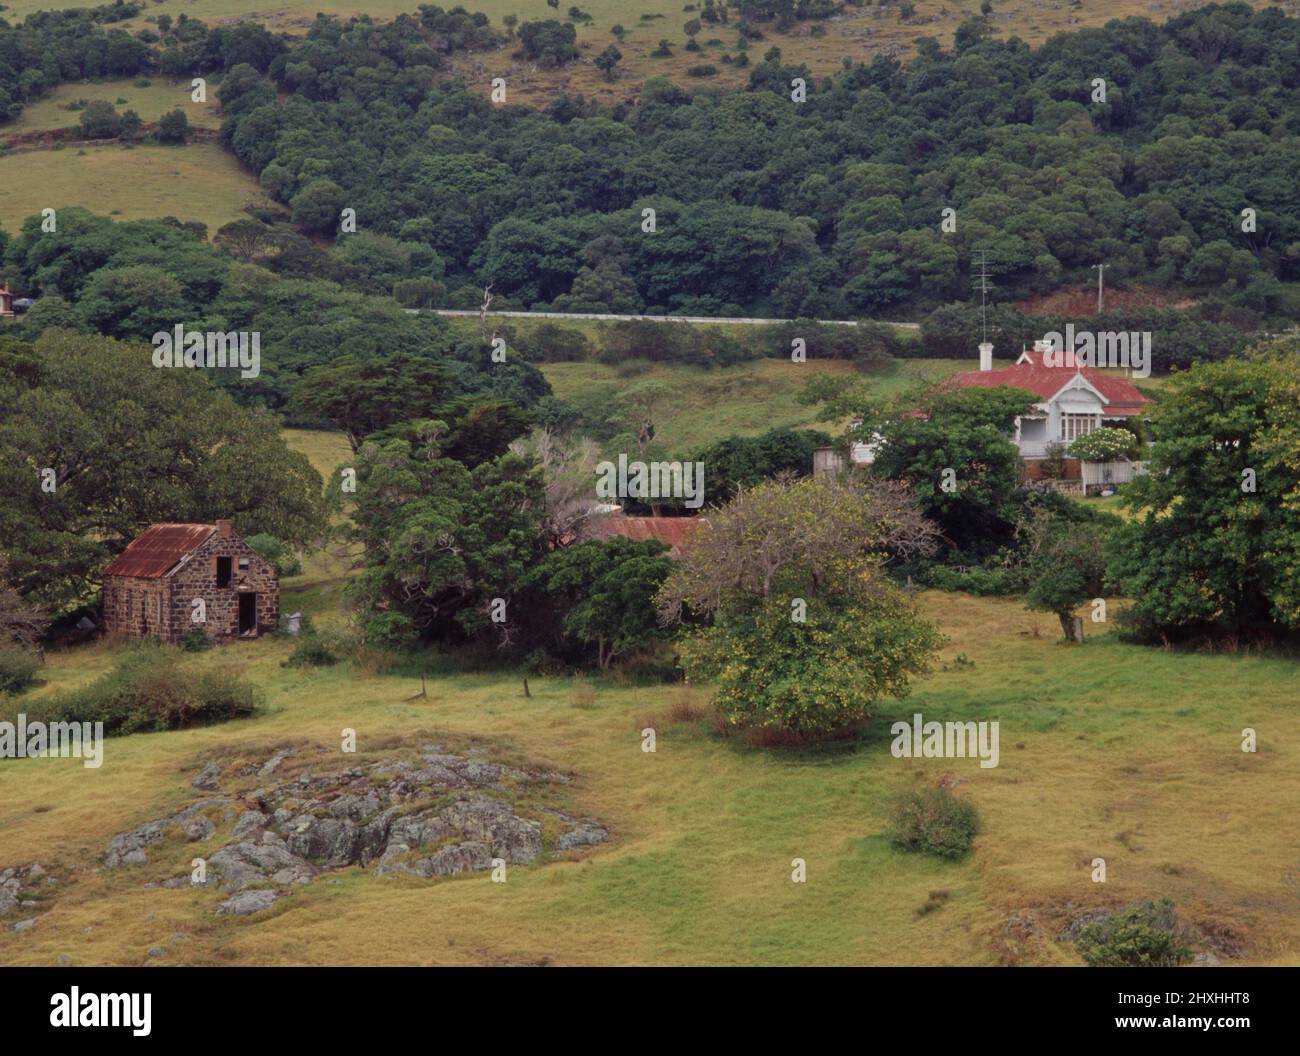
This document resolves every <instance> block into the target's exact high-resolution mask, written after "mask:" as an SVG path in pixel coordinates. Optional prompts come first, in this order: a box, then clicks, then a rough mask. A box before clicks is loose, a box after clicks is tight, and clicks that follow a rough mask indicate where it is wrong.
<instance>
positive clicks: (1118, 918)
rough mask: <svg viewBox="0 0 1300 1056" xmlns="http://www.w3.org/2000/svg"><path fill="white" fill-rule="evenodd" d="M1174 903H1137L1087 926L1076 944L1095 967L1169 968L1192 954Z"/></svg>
mask: <svg viewBox="0 0 1300 1056" xmlns="http://www.w3.org/2000/svg"><path fill="white" fill-rule="evenodd" d="M1185 934H1186V929H1184V928H1183V926H1182V925H1180V924H1179V922H1178V917H1177V915H1176V914H1175V913H1174V904H1173V902H1172V901H1171V900H1169V899H1167V898H1164V899H1161V900H1160V901H1158V902H1154V901H1152V902H1138V903H1135V904H1134V905H1131V906H1128V907H1126V908H1124V909H1122V910H1120V911H1119V912H1118V913H1115V914H1112V915H1111V916H1109V917H1107V918H1106V919H1105V920H1100V921H1097V922H1096V923H1095V924H1089V925H1087V926H1086V927H1085V928H1084V929H1083V930H1082V931H1081V932H1079V938H1078V940H1077V941H1076V943H1075V945H1076V946H1077V947H1078V950H1079V954H1080V955H1081V956H1082V957H1083V959H1084V960H1085V961H1086V962H1087V963H1088V964H1089V965H1091V966H1092V967H1094V968H1170V967H1173V966H1175V965H1178V964H1181V963H1182V962H1183V961H1185V960H1187V958H1188V957H1190V956H1191V954H1192V951H1191V947H1190V946H1189V945H1187V943H1186V942H1185V941H1184V939H1185Z"/></svg>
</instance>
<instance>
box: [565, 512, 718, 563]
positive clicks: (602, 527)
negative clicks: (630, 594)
mask: <svg viewBox="0 0 1300 1056" xmlns="http://www.w3.org/2000/svg"><path fill="white" fill-rule="evenodd" d="M703 523H704V518H703V517H629V516H627V515H626V514H622V513H611V514H609V515H608V516H606V517H594V518H592V519H591V520H590V521H588V522H587V524H586V525H585V526H584V527H585V529H586V531H585V532H584V534H585V535H586V537H587V538H590V539H609V538H610V537H611V536H615V535H621V536H623V537H624V538H626V539H632V540H634V541H636V542H641V541H643V540H646V539H657V540H658V541H659V542H661V543H664V544H665V545H667V546H668V547H669V552H668V556H669V557H681V556H682V551H683V550H685V549H686V548H688V547H689V546H690V542H691V537H692V536H693V535H694V534H695V532H696V530H697V529H698V528H699V527H700V525H701V524H703Z"/></svg>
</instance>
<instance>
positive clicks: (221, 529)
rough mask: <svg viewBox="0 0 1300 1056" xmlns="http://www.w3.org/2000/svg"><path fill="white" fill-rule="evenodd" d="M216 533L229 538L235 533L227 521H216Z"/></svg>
mask: <svg viewBox="0 0 1300 1056" xmlns="http://www.w3.org/2000/svg"><path fill="white" fill-rule="evenodd" d="M217 534H218V535H222V536H224V537H225V538H227V539H229V538H230V537H231V536H232V535H234V534H235V530H234V529H233V528H232V527H231V526H230V522H229V521H218V522H217Z"/></svg>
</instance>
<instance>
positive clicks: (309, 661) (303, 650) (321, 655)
mask: <svg viewBox="0 0 1300 1056" xmlns="http://www.w3.org/2000/svg"><path fill="white" fill-rule="evenodd" d="M338 662H339V658H338V654H337V653H335V652H334V650H332V649H331V648H330V647H329V646H328V645H327V644H326V643H325V642H323V641H321V639H320V636H319V635H315V634H312V635H308V636H307V637H305V638H303V640H302V641H300V642H299V643H298V644H297V646H296V647H295V648H294V650H293V652H292V653H290V654H289V659H288V660H286V661H285V663H286V664H288V665H289V666H290V667H329V666H331V665H332V664H337V663H338Z"/></svg>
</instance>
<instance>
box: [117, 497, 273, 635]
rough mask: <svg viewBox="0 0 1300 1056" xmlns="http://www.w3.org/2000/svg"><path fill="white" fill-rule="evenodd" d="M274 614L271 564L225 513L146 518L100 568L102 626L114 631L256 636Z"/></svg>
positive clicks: (118, 633)
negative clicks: (214, 517)
mask: <svg viewBox="0 0 1300 1056" xmlns="http://www.w3.org/2000/svg"><path fill="white" fill-rule="evenodd" d="M279 617H280V581H279V577H278V576H277V575H276V571H275V567H274V566H273V565H272V564H271V563H270V562H269V561H267V560H266V559H265V558H264V557H262V555H261V554H259V553H257V551H255V550H254V549H253V548H252V547H250V546H249V545H248V544H247V543H246V542H244V540H243V539H241V538H240V537H239V536H237V535H236V534H235V532H234V529H233V528H232V527H231V523H230V521H224V520H223V521H217V523H216V524H153V525H150V526H149V528H148V529H147V530H146V531H145V532H143V533H142V534H141V535H140V536H139V537H138V538H136V539H135V541H134V542H132V543H131V545H130V546H128V547H127V548H126V549H125V550H123V551H122V552H121V553H120V554H118V555H117V557H115V558H114V559H113V560H112V561H111V562H109V564H108V566H107V567H106V568H105V569H104V630H105V632H106V633H107V634H109V635H112V636H116V637H119V638H126V639H141V638H157V639H159V640H161V641H164V642H172V643H175V642H179V641H180V640H181V638H183V637H184V636H185V635H186V634H187V633H188V632H190V631H192V630H195V629H201V630H203V632H204V633H205V634H207V636H208V637H209V638H212V639H214V640H217V641H233V640H236V639H240V638H256V637H257V636H258V635H259V634H262V633H265V632H266V631H269V630H271V629H273V628H274V627H275V626H276V623H277V621H278V620H279Z"/></svg>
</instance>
